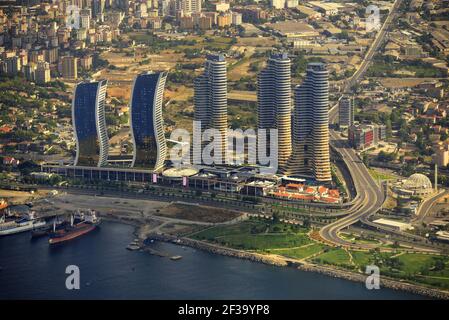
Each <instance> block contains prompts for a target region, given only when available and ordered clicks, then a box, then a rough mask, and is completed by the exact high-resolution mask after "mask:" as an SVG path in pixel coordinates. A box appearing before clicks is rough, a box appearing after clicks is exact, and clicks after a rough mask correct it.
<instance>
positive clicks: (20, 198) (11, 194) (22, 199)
mask: <svg viewBox="0 0 449 320" xmlns="http://www.w3.org/2000/svg"><path fill="white" fill-rule="evenodd" d="M47 193H48V192H47V191H37V192H35V193H30V192H26V191H14V190H3V189H0V199H1V198H3V199H6V200H7V201H8V203H9V204H11V205H14V204H24V203H27V202H30V201H34V200H35V199H39V198H41V197H43V196H46V195H47Z"/></svg>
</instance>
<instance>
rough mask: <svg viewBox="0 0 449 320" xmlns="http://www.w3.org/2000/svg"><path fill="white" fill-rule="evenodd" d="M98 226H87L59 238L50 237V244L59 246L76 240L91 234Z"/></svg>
mask: <svg viewBox="0 0 449 320" xmlns="http://www.w3.org/2000/svg"><path fill="white" fill-rule="evenodd" d="M97 226H98V224H85V225H84V226H82V227H78V228H76V229H74V230H70V231H67V232H66V233H65V234H64V235H62V236H58V237H50V239H48V243H49V244H58V243H63V242H67V241H70V240H73V239H76V238H78V237H80V236H82V235H85V234H86V233H89V232H91V231H93V230H95V229H96V228H97Z"/></svg>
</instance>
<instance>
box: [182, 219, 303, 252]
mask: <svg viewBox="0 0 449 320" xmlns="http://www.w3.org/2000/svg"><path fill="white" fill-rule="evenodd" d="M307 232H308V229H306V228H301V227H296V226H291V225H288V224H284V223H273V222H270V221H266V222H265V221H260V220H250V221H245V222H242V223H239V224H235V225H229V226H217V227H212V228H209V229H206V230H203V231H200V232H198V233H195V234H193V235H191V237H192V238H194V239H197V240H206V241H210V242H215V243H218V244H221V245H225V246H228V247H231V248H236V249H244V250H267V249H273V248H291V247H300V246H303V245H305V244H308V243H311V240H310V239H309V237H308V236H307Z"/></svg>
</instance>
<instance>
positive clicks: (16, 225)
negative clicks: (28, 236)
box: [0, 212, 46, 236]
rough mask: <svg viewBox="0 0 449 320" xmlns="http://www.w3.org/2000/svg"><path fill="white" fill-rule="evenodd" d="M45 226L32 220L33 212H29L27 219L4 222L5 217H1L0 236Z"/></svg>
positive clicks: (41, 221)
mask: <svg viewBox="0 0 449 320" xmlns="http://www.w3.org/2000/svg"><path fill="white" fill-rule="evenodd" d="M45 225H46V222H45V221H43V220H40V219H35V218H34V212H31V213H30V214H29V216H28V217H25V218H21V219H19V220H12V221H6V217H5V216H3V217H1V218H0V236H6V235H10V234H16V233H20V232H25V231H30V230H33V229H34V228H39V227H43V226H45Z"/></svg>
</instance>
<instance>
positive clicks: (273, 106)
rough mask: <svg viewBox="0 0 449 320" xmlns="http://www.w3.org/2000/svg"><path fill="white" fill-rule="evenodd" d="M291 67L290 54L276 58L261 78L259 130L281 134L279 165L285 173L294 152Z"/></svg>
mask: <svg viewBox="0 0 449 320" xmlns="http://www.w3.org/2000/svg"><path fill="white" fill-rule="evenodd" d="M290 65H291V62H290V59H289V57H288V55H287V54H286V53H277V54H272V55H271V57H270V59H269V60H268V62H267V67H266V68H265V69H264V70H262V71H261V72H260V73H259V75H258V77H257V101H258V103H257V127H258V129H277V130H278V141H277V146H278V163H279V166H280V169H281V171H282V170H283V169H285V166H286V164H287V161H288V159H289V158H290V155H291V152H292V138H291V108H292V100H291V94H292V90H291V71H290V67H291V66H290ZM267 145H268V146H269V145H270V144H269V143H267Z"/></svg>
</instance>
